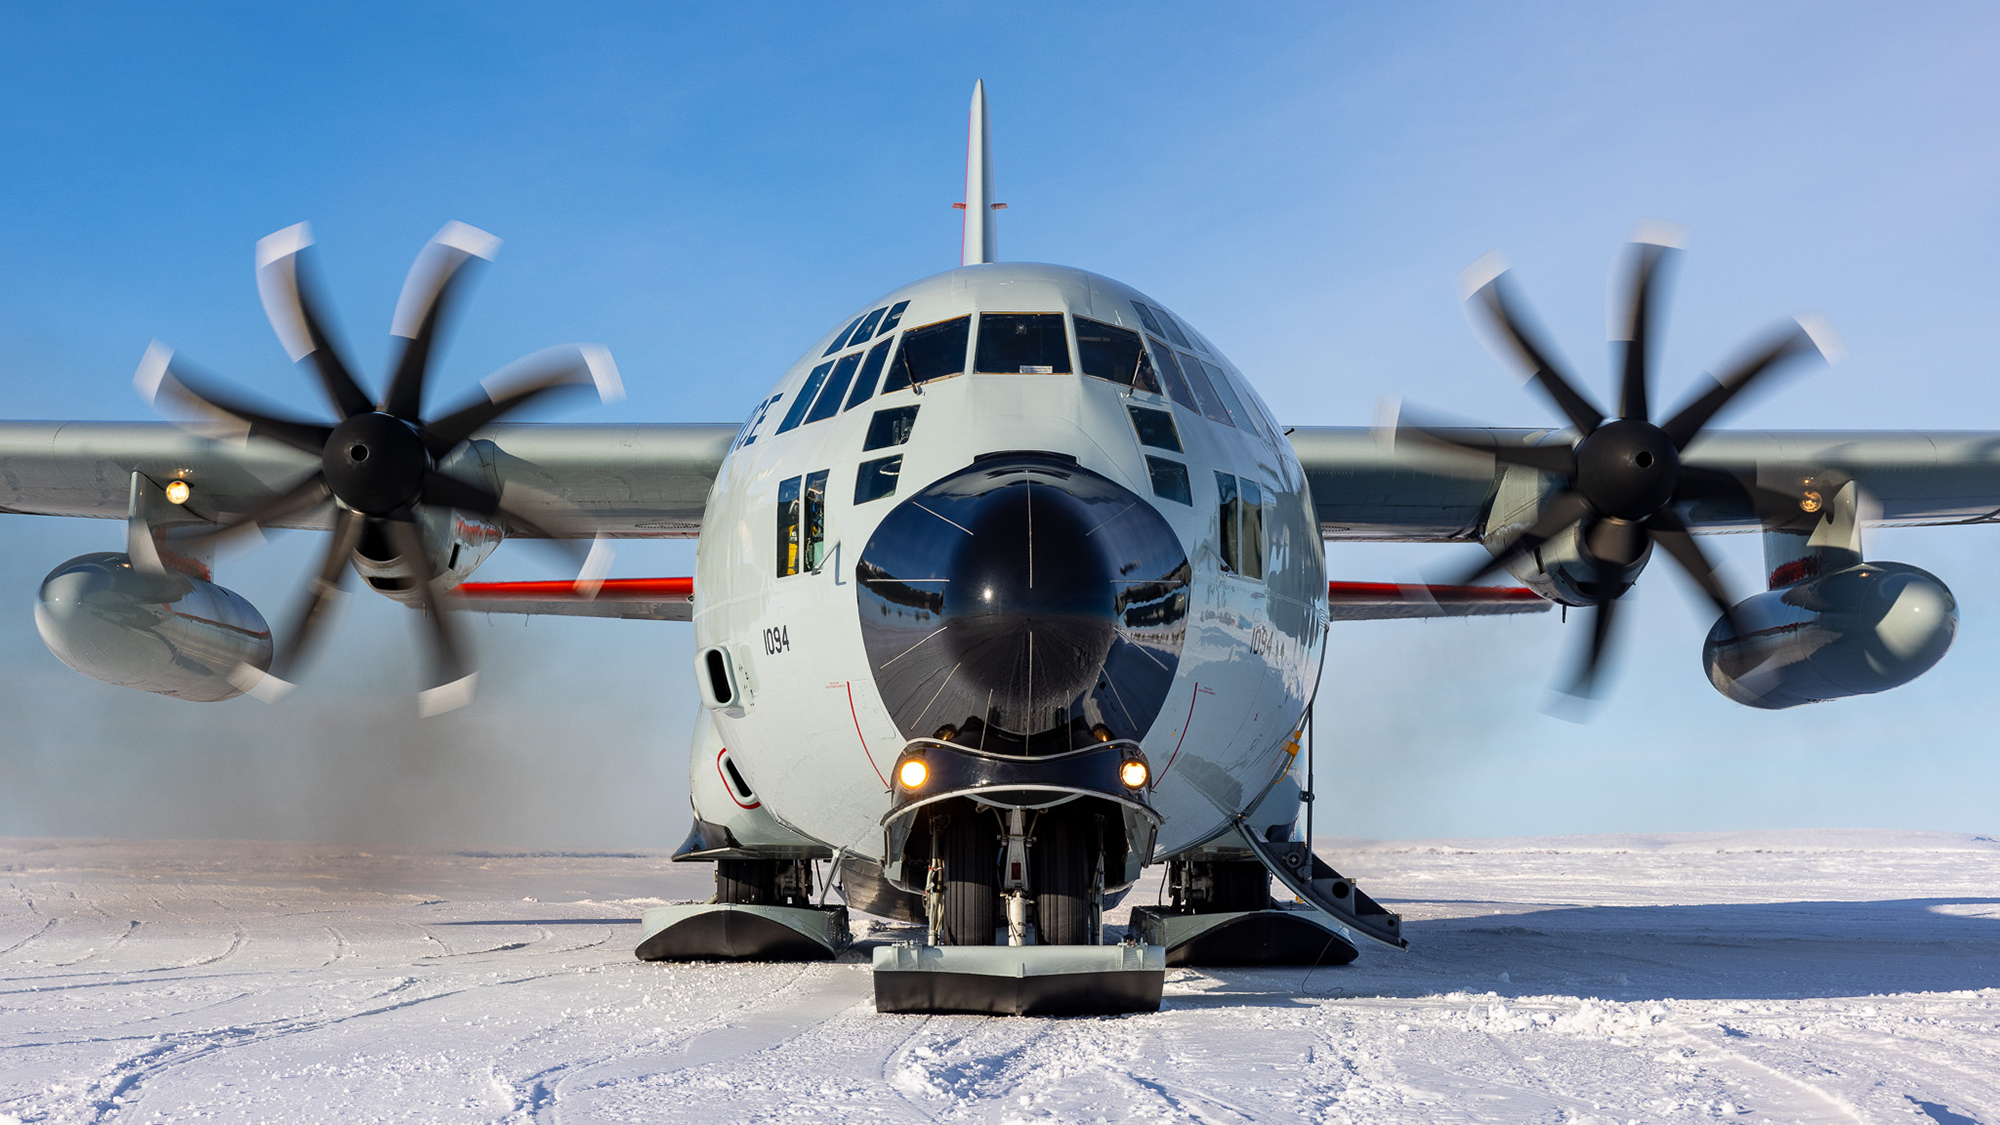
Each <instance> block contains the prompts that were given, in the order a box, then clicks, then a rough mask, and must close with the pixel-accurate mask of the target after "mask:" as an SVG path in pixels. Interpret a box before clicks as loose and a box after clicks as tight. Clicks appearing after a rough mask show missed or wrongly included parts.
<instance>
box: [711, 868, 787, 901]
mask: <svg viewBox="0 0 2000 1125" xmlns="http://www.w3.org/2000/svg"><path fill="white" fill-rule="evenodd" d="M715 901H717V902H728V903H734V904H736V905H738V906H770V905H772V904H773V903H775V902H777V901H778V865H777V864H776V863H774V862H772V861H770V860H762V859H718V860H716V861H715Z"/></svg>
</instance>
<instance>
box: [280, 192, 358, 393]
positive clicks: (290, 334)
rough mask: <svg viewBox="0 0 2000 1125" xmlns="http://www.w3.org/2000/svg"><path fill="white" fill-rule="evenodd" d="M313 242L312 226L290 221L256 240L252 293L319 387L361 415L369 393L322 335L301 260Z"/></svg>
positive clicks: (313, 293) (315, 290)
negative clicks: (308, 364)
mask: <svg viewBox="0 0 2000 1125" xmlns="http://www.w3.org/2000/svg"><path fill="white" fill-rule="evenodd" d="M312 244H313V240H312V227H310V226H309V225H307V224H305V223H294V224H292V225H291V226H288V227H286V228H285V229H284V230H281V231H277V232H275V233H272V234H267V235H265V236H264V237H262V238H260V239H258V240H257V295H258V296H259V297H261V298H262V299H263V301H264V316H265V318H266V319H268V320H269V321H270V322H271V330H272V331H274V332H276V333H277V334H278V342H279V343H281V344H283V345H284V346H285V354H287V355H289V356H291V357H292V362H293V363H297V362H299V361H300V360H302V359H304V358H305V357H307V356H311V357H312V360H313V368H314V370H316V371H317V372H318V373H319V382H320V386H321V387H322V388H323V389H324V390H325V391H326V397H327V398H328V399H329V400H330V401H331V402H332V403H333V408H334V410H335V411H337V412H338V413H339V414H340V416H341V417H342V418H352V417H354V416H355V415H356V414H366V413H368V411H370V410H372V409H374V407H373V406H372V405H370V403H369V402H368V396H367V395H366V394H364V393H363V392H362V390H361V387H360V386H359V385H357V384H356V383H355V382H354V376H353V375H351V374H349V371H350V370H351V369H350V368H349V367H348V365H347V362H346V361H345V360H343V359H342V358H341V356H340V350H339V349H338V348H336V347H334V346H333V343H332V341H330V340H329V339H327V335H326V331H325V328H324V324H325V320H324V319H323V318H322V317H321V316H320V314H319V307H320V302H319V297H318V286H316V285H314V284H313V282H312V276H311V274H312V271H311V269H310V268H309V267H308V266H307V265H306V259H305V252H306V248H307V247H309V246H311V245H312Z"/></svg>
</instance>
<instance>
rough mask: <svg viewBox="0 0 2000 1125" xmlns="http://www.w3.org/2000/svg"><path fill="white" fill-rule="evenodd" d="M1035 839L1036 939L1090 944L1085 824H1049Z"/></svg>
mask: <svg viewBox="0 0 2000 1125" xmlns="http://www.w3.org/2000/svg"><path fill="white" fill-rule="evenodd" d="M1038 835H1039V837H1040V838H1039V839H1037V840H1036V841H1035V852H1034V856H1035V939H1036V941H1038V942H1039V943H1040V944H1042V945H1089V944H1090V943H1091V941H1090V939H1091V933H1090V929H1091V926H1090V877H1091V870H1092V868H1093V867H1094V866H1095V863H1094V861H1095V859H1096V856H1094V855H1092V854H1091V848H1090V846H1089V842H1088V839H1087V837H1086V836H1085V835H1084V831H1083V826H1082V825H1079V824H1074V823H1072V822H1070V821H1067V820H1055V821H1053V822H1049V823H1047V824H1046V825H1045V826H1044V827H1043V828H1042V830H1041V831H1040V832H1039V833H1038Z"/></svg>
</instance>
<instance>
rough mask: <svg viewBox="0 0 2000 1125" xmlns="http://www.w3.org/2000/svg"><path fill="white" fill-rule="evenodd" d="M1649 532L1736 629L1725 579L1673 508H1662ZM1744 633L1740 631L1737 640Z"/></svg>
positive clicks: (1652, 521) (1731, 601) (1732, 601)
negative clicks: (1723, 581) (1723, 579)
mask: <svg viewBox="0 0 2000 1125" xmlns="http://www.w3.org/2000/svg"><path fill="white" fill-rule="evenodd" d="M1647 528H1648V530H1650V531H1651V532H1652V535H1653V542H1655V543H1658V544H1659V545H1660V548H1661V549H1662V550H1664V551H1666V552H1667V554H1668V555H1670V556H1672V557H1673V560H1674V561H1675V562H1676V563H1679V564H1680V568H1681V569H1682V570H1684V571H1686V572H1687V576H1688V577H1689V578H1692V579H1694V584H1695V585H1697V586H1699V587H1701V592H1702V593H1704V594H1707V595H1708V600H1709V601H1711V602H1714V603H1715V608H1716V609H1718V610H1720V611H1722V616H1724V617H1726V618H1728V619H1729V624H1730V626H1731V627H1732V628H1733V627H1735V626H1737V625H1738V624H1739V622H1738V621H1737V618H1736V601H1735V599H1733V598H1731V597H1730V596H1729V589H1728V588H1727V587H1725V586H1724V585H1723V584H1722V576H1721V575H1720V574H1719V573H1717V571H1716V569H1715V564H1714V563H1712V562H1710V561H1709V559H1708V552H1706V551H1704V550H1702V549H1701V544H1699V543H1696V542H1695V541H1694V536H1693V535H1691V534H1690V533H1689V532H1688V528H1687V524H1686V523H1684V522H1682V520H1681V517H1680V515H1679V514H1678V513H1676V512H1675V511H1674V510H1673V509H1672V508H1671V507H1668V508H1661V509H1660V510H1659V511H1657V512H1655V513H1653V518H1652V519H1650V520H1648V521H1647ZM1742 632H1743V631H1742V630H1741V629H1737V635H1738V636H1741V635H1742Z"/></svg>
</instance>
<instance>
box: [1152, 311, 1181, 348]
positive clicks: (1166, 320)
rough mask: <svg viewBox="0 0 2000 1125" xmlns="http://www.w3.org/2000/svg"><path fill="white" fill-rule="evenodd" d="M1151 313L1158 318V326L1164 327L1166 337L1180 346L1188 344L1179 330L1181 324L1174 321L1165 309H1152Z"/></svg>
mask: <svg viewBox="0 0 2000 1125" xmlns="http://www.w3.org/2000/svg"><path fill="white" fill-rule="evenodd" d="M1153 315H1154V316H1157V317H1159V318H1160V327H1161V328H1164V329H1166V334H1167V339H1169V340H1172V341H1173V342H1174V343H1175V344H1177V345H1179V346H1180V347H1183V348H1185V347H1187V346H1188V342H1187V336H1186V335H1184V334H1183V333H1182V332H1181V326H1180V325H1178V324H1176V323H1174V318H1173V315H1172V314H1170V313H1168V312H1167V310H1165V309H1154V310H1153Z"/></svg>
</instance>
